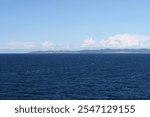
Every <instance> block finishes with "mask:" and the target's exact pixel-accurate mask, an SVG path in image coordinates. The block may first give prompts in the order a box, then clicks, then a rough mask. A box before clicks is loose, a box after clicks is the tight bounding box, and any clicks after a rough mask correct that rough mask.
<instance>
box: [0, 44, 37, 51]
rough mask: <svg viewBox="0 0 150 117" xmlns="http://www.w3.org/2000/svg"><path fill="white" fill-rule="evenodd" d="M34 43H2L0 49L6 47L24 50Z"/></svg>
mask: <svg viewBox="0 0 150 117" xmlns="http://www.w3.org/2000/svg"><path fill="white" fill-rule="evenodd" d="M33 47H34V44H33V43H32V42H9V43H7V44H3V45H2V46H1V49H8V50H17V49H20V50H24V49H32V48H33Z"/></svg>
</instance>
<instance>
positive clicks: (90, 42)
mask: <svg viewBox="0 0 150 117" xmlns="http://www.w3.org/2000/svg"><path fill="white" fill-rule="evenodd" d="M95 44H96V41H95V40H94V39H92V38H87V39H85V40H84V41H83V43H82V44H81V47H94V46H95Z"/></svg>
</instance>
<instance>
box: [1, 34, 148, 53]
mask: <svg viewBox="0 0 150 117" xmlns="http://www.w3.org/2000/svg"><path fill="white" fill-rule="evenodd" d="M106 48H110V49H141V48H146V49H150V36H144V35H131V34H116V35H113V36H110V37H108V38H106V39H100V40H99V41H97V40H94V39H93V38H91V37H90V38H86V39H85V40H83V43H81V44H79V45H72V44H71V45H63V44H55V43H53V42H51V41H43V42H41V43H38V42H21V41H16V42H9V43H5V44H2V43H1V45H0V50H11V51H13V50H14V51H15V50H26V51H32V50H74V49H106Z"/></svg>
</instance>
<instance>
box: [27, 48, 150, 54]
mask: <svg viewBox="0 0 150 117" xmlns="http://www.w3.org/2000/svg"><path fill="white" fill-rule="evenodd" d="M29 53H32V54H53V53H56V54H57V53H58V54H59V53H66V54H69V53H70V54H73V53H74V54H75V53H83V54H84V53H85V54H86V53H87V54H88V53H89V54H90V53H91V54H92V53H93V54H94V53H97V54H101V53H150V49H98V50H47V51H32V52H29Z"/></svg>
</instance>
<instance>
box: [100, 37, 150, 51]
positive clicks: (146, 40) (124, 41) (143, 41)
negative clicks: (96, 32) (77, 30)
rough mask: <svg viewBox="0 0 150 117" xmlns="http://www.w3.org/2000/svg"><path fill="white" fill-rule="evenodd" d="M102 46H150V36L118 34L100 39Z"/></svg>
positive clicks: (115, 47) (132, 47) (131, 47)
mask: <svg viewBox="0 0 150 117" xmlns="http://www.w3.org/2000/svg"><path fill="white" fill-rule="evenodd" d="M98 46H99V47H100V48H112V49H123V48H130V49H136V48H150V36H142V35H129V34H118V35H114V36H110V37H109V38H108V39H102V40H100V41H99V43H98Z"/></svg>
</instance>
